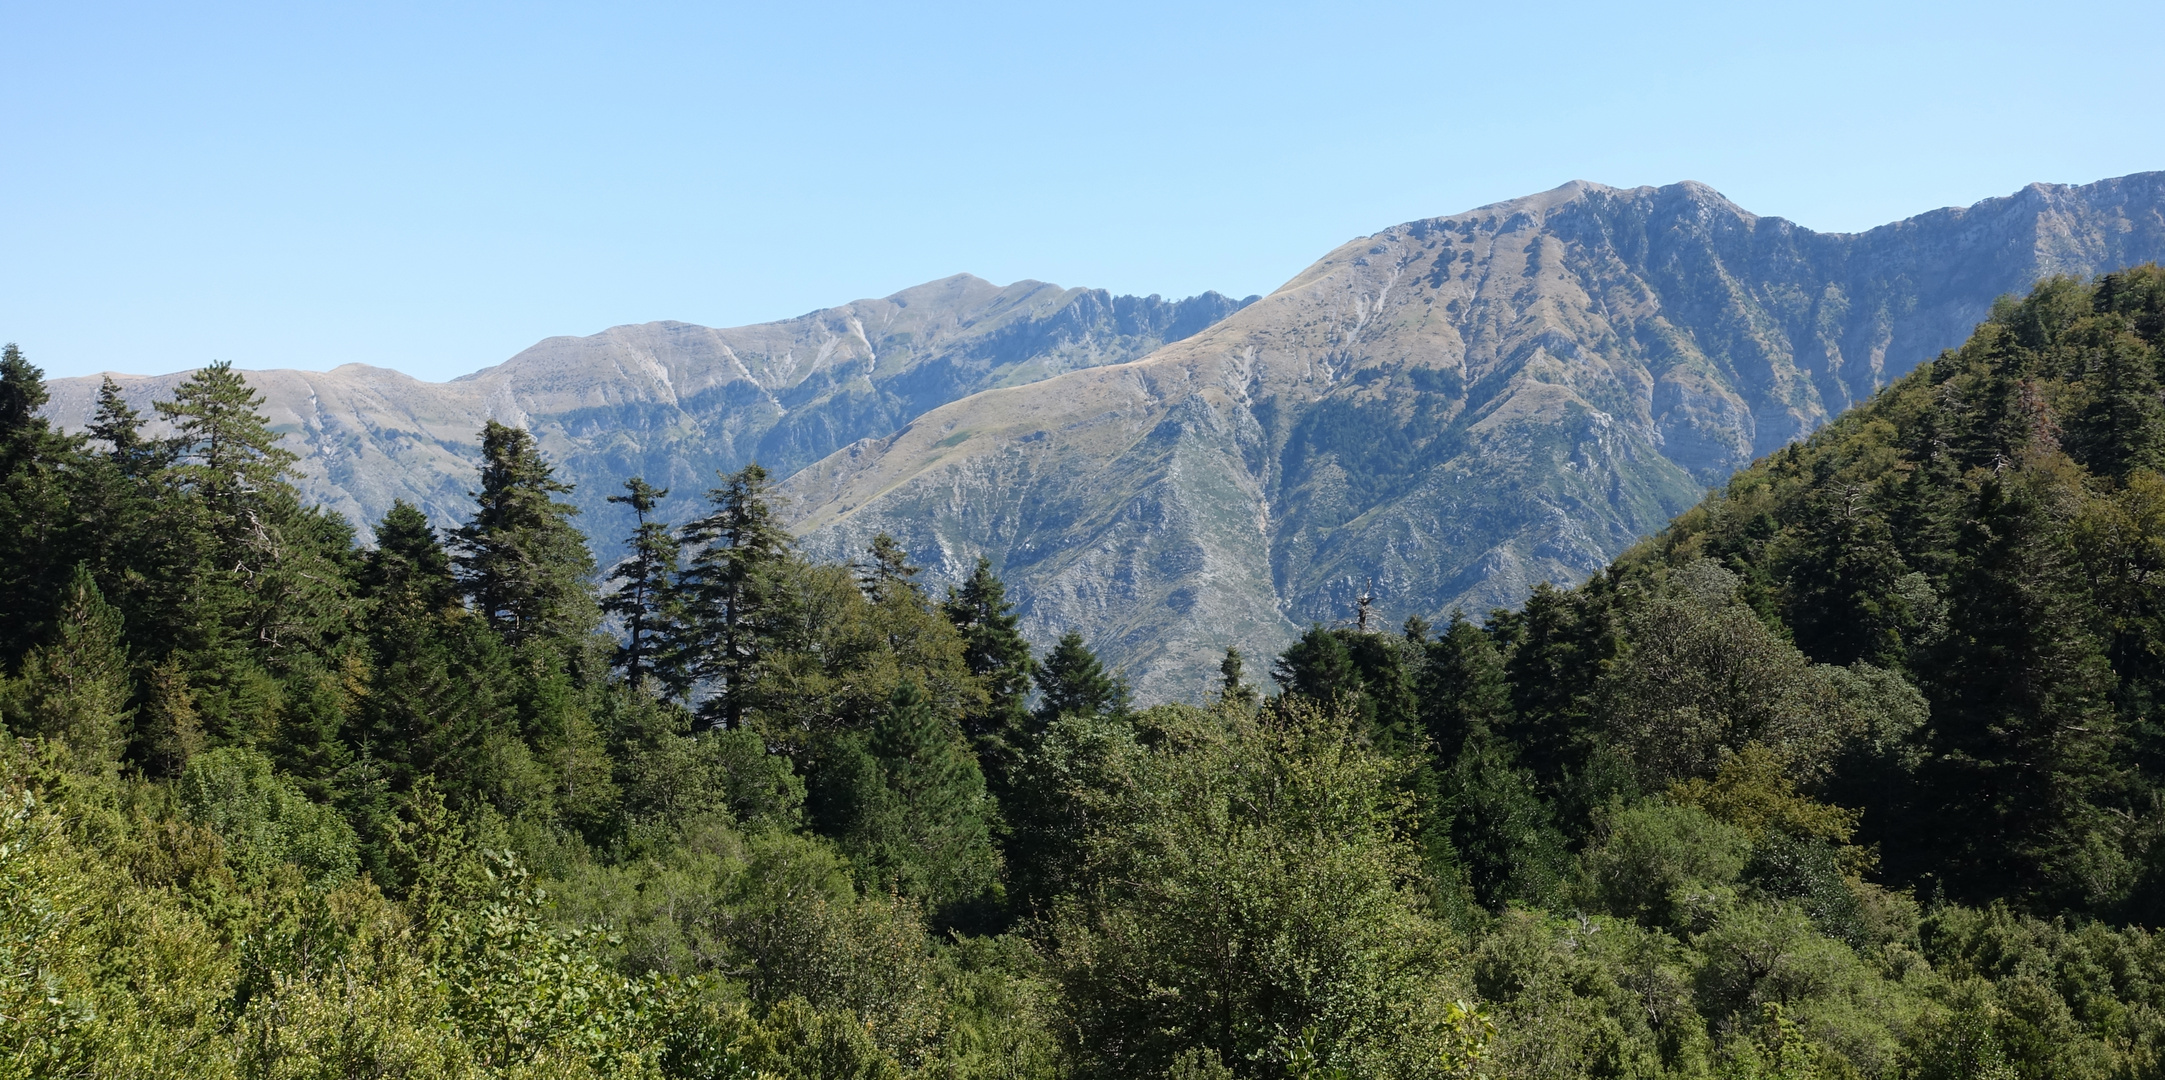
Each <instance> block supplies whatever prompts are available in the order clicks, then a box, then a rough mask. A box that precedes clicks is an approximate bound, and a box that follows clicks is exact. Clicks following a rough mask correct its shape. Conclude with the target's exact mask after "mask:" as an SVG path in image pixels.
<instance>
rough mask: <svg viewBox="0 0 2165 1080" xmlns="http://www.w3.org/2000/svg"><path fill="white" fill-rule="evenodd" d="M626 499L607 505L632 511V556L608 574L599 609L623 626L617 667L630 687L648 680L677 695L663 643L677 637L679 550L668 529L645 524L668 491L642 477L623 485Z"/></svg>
mask: <svg viewBox="0 0 2165 1080" xmlns="http://www.w3.org/2000/svg"><path fill="white" fill-rule="evenodd" d="M624 491H625V494H622V495H611V496H609V501H610V502H612V503H618V504H621V505H624V506H627V507H629V508H630V509H631V512H632V517H633V519H634V521H635V522H636V526H635V527H634V528H633V530H632V534H631V537H630V547H631V554H629V555H627V556H625V557H624V560H623V561H622V562H619V563H617V564H616V568H615V569H613V570H611V571H610V572H609V581H610V582H611V583H612V584H615V585H616V589H615V591H613V592H611V593H609V594H608V595H607V596H606V597H604V598H603V599H602V603H601V610H602V612H603V613H604V614H606V615H610V616H613V617H615V619H616V620H617V621H618V622H619V623H620V624H622V625H623V627H624V642H623V644H621V645H619V646H618V647H617V651H616V667H617V669H618V670H620V671H622V672H623V673H624V680H625V681H626V682H628V683H630V684H631V685H632V686H635V687H636V686H643V685H645V683H646V680H647V679H649V678H659V680H660V681H661V682H662V684H663V685H666V686H671V687H674V688H675V689H676V690H677V691H678V692H679V693H681V692H682V690H683V687H682V685H681V683H682V680H681V679H680V678H679V677H677V676H676V675H675V673H674V672H673V671H670V670H668V668H669V665H668V664H667V662H666V661H667V657H666V656H664V655H662V654H663V653H664V652H665V646H666V644H667V643H668V642H669V641H671V640H673V639H674V638H675V637H676V634H677V627H676V624H677V619H678V603H677V595H676V593H677V581H676V577H677V570H678V567H677V559H678V555H679V553H680V551H681V547H682V546H681V545H680V544H678V542H677V539H676V537H674V536H672V535H670V532H669V527H668V526H667V525H664V524H662V523H661V522H659V521H654V520H650V516H651V515H652V514H653V513H654V508H655V507H656V506H657V505H659V504H660V502H661V500H663V499H665V498H668V497H669V489H668V488H656V487H654V486H653V485H651V484H648V483H647V482H646V480H644V479H643V478H641V477H637V476H634V477H632V478H631V479H629V480H626V481H624Z"/></svg>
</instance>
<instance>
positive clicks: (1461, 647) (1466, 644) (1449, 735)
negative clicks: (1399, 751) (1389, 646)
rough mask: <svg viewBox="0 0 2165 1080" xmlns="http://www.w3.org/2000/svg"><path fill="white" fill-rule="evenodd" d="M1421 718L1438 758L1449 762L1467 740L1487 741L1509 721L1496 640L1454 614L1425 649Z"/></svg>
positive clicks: (1508, 692)
mask: <svg viewBox="0 0 2165 1080" xmlns="http://www.w3.org/2000/svg"><path fill="white" fill-rule="evenodd" d="M1423 651H1424V652H1425V653H1426V654H1427V663H1426V664H1425V665H1424V666H1423V668H1422V672H1421V679H1420V697H1421V719H1422V726H1423V727H1424V728H1425V729H1426V730H1427V734H1428V737H1429V739H1430V741H1431V742H1432V743H1433V744H1434V746H1435V749H1436V754H1437V756H1438V757H1439V758H1440V759H1441V760H1443V761H1446V762H1448V761H1450V760H1452V759H1454V758H1456V757H1457V756H1458V752H1459V750H1460V748H1462V747H1463V746H1465V744H1466V742H1467V741H1468V740H1469V739H1479V738H1485V737H1487V736H1489V735H1491V734H1493V733H1494V732H1496V731H1497V730H1498V729H1500V728H1503V727H1507V726H1509V724H1510V719H1511V682H1510V679H1509V677H1508V676H1507V675H1506V674H1505V673H1504V663H1503V653H1502V652H1501V651H1500V650H1498V649H1497V647H1496V642H1495V639H1494V638H1492V637H1490V636H1489V635H1488V633H1486V632H1485V631H1483V630H1482V629H1481V628H1480V627H1478V626H1475V625H1474V624H1473V622H1472V621H1471V620H1469V619H1467V618H1466V613H1465V612H1463V611H1453V612H1452V613H1451V621H1450V623H1449V624H1448V625H1446V626H1445V627H1444V631H1443V633H1442V634H1439V635H1437V637H1436V638H1435V639H1434V640H1433V641H1429V642H1426V643H1425V644H1424V645H1423Z"/></svg>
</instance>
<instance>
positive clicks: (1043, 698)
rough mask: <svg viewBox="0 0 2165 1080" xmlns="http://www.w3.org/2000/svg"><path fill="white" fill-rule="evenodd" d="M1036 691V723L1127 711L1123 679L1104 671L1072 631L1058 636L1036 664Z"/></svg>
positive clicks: (1095, 656)
mask: <svg viewBox="0 0 2165 1080" xmlns="http://www.w3.org/2000/svg"><path fill="white" fill-rule="evenodd" d="M1037 692H1038V704H1037V722H1038V724H1039V726H1043V725H1045V724H1049V723H1051V722H1052V721H1054V720H1056V719H1058V718H1060V717H1063V716H1122V715H1125V714H1126V713H1127V711H1128V688H1127V684H1126V682H1125V681H1124V680H1122V679H1120V678H1119V677H1118V676H1116V675H1112V674H1109V673H1107V672H1106V670H1105V665H1104V664H1102V663H1099V662H1098V657H1097V654H1096V653H1094V652H1091V651H1090V646H1088V645H1086V644H1084V643H1083V636H1082V635H1081V634H1079V633H1077V632H1075V631H1073V630H1070V631H1068V632H1067V633H1065V634H1062V635H1060V641H1059V643H1058V644H1056V645H1054V646H1053V648H1052V651H1051V652H1049V653H1046V654H1045V661H1044V663H1042V664H1039V665H1038V668H1037Z"/></svg>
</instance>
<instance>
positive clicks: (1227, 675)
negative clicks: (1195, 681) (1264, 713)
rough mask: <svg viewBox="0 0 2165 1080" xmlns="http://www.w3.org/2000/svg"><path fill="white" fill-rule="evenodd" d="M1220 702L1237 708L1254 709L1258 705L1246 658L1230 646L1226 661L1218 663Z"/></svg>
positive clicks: (1227, 650) (1227, 647) (1226, 653)
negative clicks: (1250, 681)
mask: <svg viewBox="0 0 2165 1080" xmlns="http://www.w3.org/2000/svg"><path fill="white" fill-rule="evenodd" d="M1218 676H1219V681H1218V700H1219V701H1220V702H1223V703H1224V704H1226V705H1230V706H1233V707H1235V708H1253V707H1254V706H1255V704H1256V700H1257V698H1256V692H1255V687H1253V686H1251V685H1249V684H1248V680H1247V666H1246V658H1245V657H1243V656H1241V655H1240V650H1239V649H1238V648H1236V647H1234V646H1231V645H1228V646H1226V649H1225V659H1224V660H1221V661H1219V662H1218Z"/></svg>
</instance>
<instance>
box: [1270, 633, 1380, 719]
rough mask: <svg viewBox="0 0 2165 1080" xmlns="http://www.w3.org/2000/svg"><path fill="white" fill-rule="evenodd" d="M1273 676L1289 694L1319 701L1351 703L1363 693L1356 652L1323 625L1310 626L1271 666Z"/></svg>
mask: <svg viewBox="0 0 2165 1080" xmlns="http://www.w3.org/2000/svg"><path fill="white" fill-rule="evenodd" d="M1270 674H1271V678H1272V679H1273V680H1275V681H1276V682H1277V683H1278V686H1279V687H1280V688H1281V689H1283V690H1284V691H1285V692H1286V693H1288V694H1299V695H1300V696H1302V697H1305V698H1309V699H1310V700H1313V701H1317V702H1331V701H1337V700H1344V701H1346V702H1348V703H1351V702H1353V701H1354V699H1356V698H1357V697H1358V696H1359V695H1360V692H1361V674H1360V671H1359V670H1358V669H1357V668H1355V667H1354V666H1353V654H1352V653H1350V652H1348V651H1347V650H1346V643H1345V642H1344V641H1343V640H1342V639H1340V637H1339V636H1338V635H1337V634H1334V633H1332V632H1330V631H1329V630H1326V629H1324V628H1323V627H1322V626H1321V625H1320V624H1318V625H1315V626H1311V627H1309V628H1308V632H1307V633H1305V634H1302V635H1301V638H1300V640H1299V641H1296V642H1294V643H1293V644H1292V645H1291V646H1290V647H1288V648H1287V649H1286V651H1285V652H1283V653H1281V654H1280V655H1279V657H1278V662H1277V663H1276V664H1274V665H1272V667H1271V673H1270Z"/></svg>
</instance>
